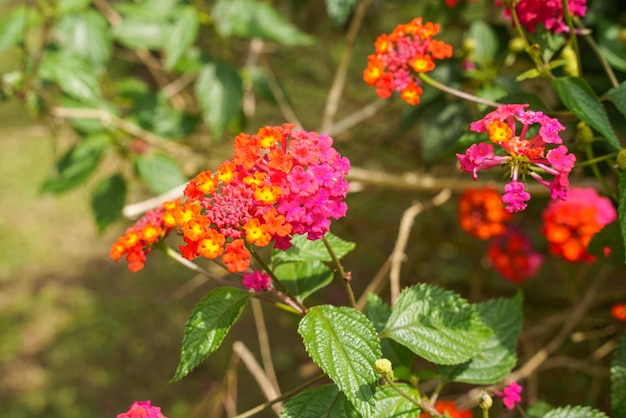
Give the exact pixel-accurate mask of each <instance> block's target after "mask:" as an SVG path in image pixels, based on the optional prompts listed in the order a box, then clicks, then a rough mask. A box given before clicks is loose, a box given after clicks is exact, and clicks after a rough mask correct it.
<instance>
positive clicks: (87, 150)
mask: <svg viewBox="0 0 626 418" xmlns="http://www.w3.org/2000/svg"><path fill="white" fill-rule="evenodd" d="M110 146H111V141H110V138H109V136H108V135H106V134H104V133H98V134H92V135H88V136H86V137H85V138H84V139H83V140H82V141H81V142H80V143H78V144H77V145H75V146H73V147H72V148H70V149H69V150H68V151H67V152H66V153H65V154H64V155H63V156H62V157H61V158H60V159H59V161H58V162H57V164H56V165H57V175H55V176H52V177H49V178H48V179H46V181H45V182H44V184H43V186H42V188H41V191H42V192H44V193H62V192H65V191H67V190H70V189H73V188H74V187H76V186H79V185H81V184H82V183H84V182H85V181H86V180H87V178H89V176H90V175H91V174H92V173H93V172H95V171H96V169H97V168H98V163H99V162H100V160H101V158H102V156H103V154H104V152H105V151H106V150H107V149H108V148H109V147H110Z"/></svg>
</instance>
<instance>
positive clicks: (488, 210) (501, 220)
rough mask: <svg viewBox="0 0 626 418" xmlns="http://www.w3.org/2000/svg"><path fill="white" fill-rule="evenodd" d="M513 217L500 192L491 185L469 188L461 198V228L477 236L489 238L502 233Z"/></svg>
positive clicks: (484, 238)
mask: <svg viewBox="0 0 626 418" xmlns="http://www.w3.org/2000/svg"><path fill="white" fill-rule="evenodd" d="M511 217H512V215H511V213H509V212H507V211H506V210H505V209H504V205H503V204H502V199H501V197H500V194H498V192H496V191H495V190H494V189H492V188H490V187H488V188H485V189H475V190H474V189H468V190H466V191H465V192H464V193H463V195H462V196H461V198H460V199H459V223H460V224H461V228H463V229H464V230H465V231H466V232H468V233H469V234H471V235H473V236H475V237H476V238H479V239H483V240H487V239H490V238H492V237H495V236H498V235H502V234H503V233H504V231H506V224H507V223H508V222H509V221H510V220H511Z"/></svg>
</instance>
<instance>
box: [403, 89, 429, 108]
mask: <svg viewBox="0 0 626 418" xmlns="http://www.w3.org/2000/svg"><path fill="white" fill-rule="evenodd" d="M423 92H424V90H422V88H421V87H420V86H418V85H417V84H415V83H410V84H408V85H407V86H406V87H405V88H404V90H402V93H400V98H401V99H402V100H404V101H405V102H407V103H408V104H410V105H413V106H415V105H417V104H419V102H420V96H421V94H422V93H423Z"/></svg>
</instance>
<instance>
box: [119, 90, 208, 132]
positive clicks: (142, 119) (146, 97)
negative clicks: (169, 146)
mask: <svg viewBox="0 0 626 418" xmlns="http://www.w3.org/2000/svg"><path fill="white" fill-rule="evenodd" d="M120 87H121V90H118V91H120V94H122V95H124V96H127V97H129V98H131V99H132V101H133V108H132V109H131V110H130V113H129V115H128V118H131V119H132V118H135V119H136V121H137V122H138V124H139V125H140V126H141V127H142V128H144V129H146V130H147V131H150V132H153V133H155V134H157V135H160V136H162V137H165V138H182V137H184V136H186V135H187V134H189V133H190V132H191V131H192V130H193V129H194V128H195V127H196V126H197V124H198V121H199V119H198V118H197V117H196V116H191V115H188V114H186V113H184V112H181V111H178V110H176V109H174V108H173V107H172V105H171V104H170V102H169V100H168V99H167V98H166V97H164V96H163V95H162V94H160V93H157V92H152V91H149V90H148V89H147V88H145V89H144V87H146V86H143V85H142V84H140V83H125V86H120Z"/></svg>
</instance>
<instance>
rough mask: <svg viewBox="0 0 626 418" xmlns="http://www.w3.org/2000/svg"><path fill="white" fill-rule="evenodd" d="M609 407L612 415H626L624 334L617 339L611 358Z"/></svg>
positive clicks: (625, 336)
mask: <svg viewBox="0 0 626 418" xmlns="http://www.w3.org/2000/svg"><path fill="white" fill-rule="evenodd" d="M611 409H612V410H613V416H616V417H624V416H626V334H625V335H622V336H621V338H620V339H619V342H618V344H617V348H616V349H615V351H614V352H613V359H612V360H611Z"/></svg>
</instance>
